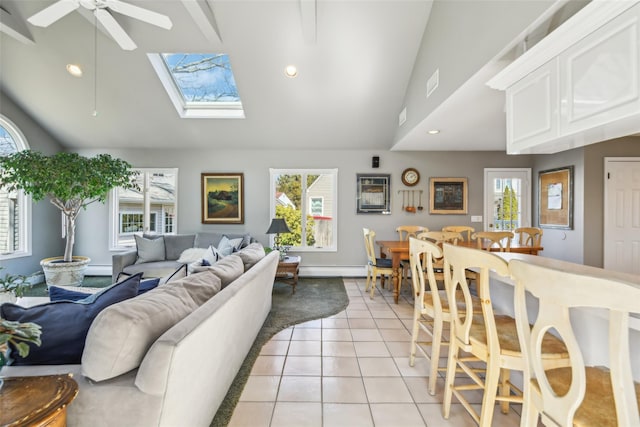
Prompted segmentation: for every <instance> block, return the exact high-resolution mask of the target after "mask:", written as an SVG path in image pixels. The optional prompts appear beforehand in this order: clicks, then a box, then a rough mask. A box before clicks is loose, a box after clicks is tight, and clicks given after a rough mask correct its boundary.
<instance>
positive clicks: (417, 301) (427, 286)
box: [409, 238, 482, 395]
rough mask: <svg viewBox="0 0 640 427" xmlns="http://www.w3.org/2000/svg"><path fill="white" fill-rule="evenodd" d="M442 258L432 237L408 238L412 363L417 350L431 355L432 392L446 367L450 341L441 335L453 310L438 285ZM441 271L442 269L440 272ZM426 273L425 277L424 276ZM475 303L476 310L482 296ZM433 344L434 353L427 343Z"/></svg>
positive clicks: (410, 356) (440, 251)
mask: <svg viewBox="0 0 640 427" xmlns="http://www.w3.org/2000/svg"><path fill="white" fill-rule="evenodd" d="M439 260H442V250H441V249H440V247H439V246H438V245H437V244H436V243H434V242H431V241H429V240H420V239H415V238H410V239H409V262H410V265H411V280H412V283H413V295H414V304H413V328H412V334H411V351H410V355H409V366H413V365H414V363H415V358H416V351H417V350H419V351H420V352H421V353H422V355H423V356H424V357H425V358H427V359H430V369H429V394H431V395H434V394H435V393H436V379H437V377H438V371H439V370H441V371H444V370H445V369H446V367H443V368H439V366H438V363H439V361H440V348H441V347H442V346H448V345H449V343H448V342H447V341H445V340H443V338H442V332H443V329H444V324H445V323H451V312H450V310H449V300H448V298H447V295H446V292H445V291H443V290H439V289H438V284H437V282H436V275H435V273H434V268H433V267H434V264H435V262H437V261H439ZM440 274H442V273H440ZM425 275H426V277H425ZM473 298H474V301H473V304H474V307H476V308H477V310H476V312H477V313H482V311H480V310H481V309H480V300H479V299H478V298H477V297H473ZM420 330H422V331H424V332H425V333H426V334H427V335H429V336H430V337H431V341H419V340H418V337H419V333H420ZM426 346H431V356H429V355H428V354H427V352H426V350H425V348H424V347H426Z"/></svg>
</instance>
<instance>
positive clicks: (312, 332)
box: [229, 278, 520, 427]
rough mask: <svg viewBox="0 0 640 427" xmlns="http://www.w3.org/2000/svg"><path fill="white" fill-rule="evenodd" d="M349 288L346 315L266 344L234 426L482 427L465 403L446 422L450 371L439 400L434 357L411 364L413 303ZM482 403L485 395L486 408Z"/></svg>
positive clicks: (506, 420) (501, 421)
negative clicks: (432, 379)
mask: <svg viewBox="0 0 640 427" xmlns="http://www.w3.org/2000/svg"><path fill="white" fill-rule="evenodd" d="M344 283H345V287H346V290H347V294H348V295H349V306H348V307H347V309H346V310H345V311H342V312H341V313H338V314H336V315H335V316H331V317H329V318H325V319H318V320H313V321H310V322H306V323H302V324H299V325H295V326H293V327H291V328H288V329H285V330H283V331H281V332H279V333H278V334H276V335H275V336H274V337H273V338H272V339H271V341H269V342H268V343H267V344H265V345H264V347H263V348H262V351H261V353H260V356H258V358H257V360H256V362H255V364H254V366H253V369H252V371H251V375H250V376H249V379H248V381H247V384H246V386H245V388H244V391H243V393H242V396H241V397H240V401H239V402H238V405H237V406H236V409H235V411H234V413H233V416H232V418H231V421H230V424H229V425H230V426H231V427H262V426H264V427H288V426H291V427H307V426H309V427H312V426H318V427H320V426H323V427H338V426H344V427H360V426H362V427H371V426H375V427H387V426H388V427H412V426H428V427H440V426H456V427H457V426H465V427H466V426H470V427H471V426H475V425H476V424H475V422H474V421H473V419H472V418H471V416H469V414H467V412H466V411H465V409H464V408H463V407H462V406H461V405H460V404H458V403H454V404H453V405H452V409H451V415H450V417H449V419H448V420H445V419H444V418H443V417H442V405H441V402H442V393H443V389H444V381H443V373H440V375H439V378H438V381H437V392H436V395H435V396H431V395H430V394H429V393H428V391H427V376H428V365H427V363H428V361H427V359H425V358H423V357H418V358H416V363H415V366H413V367H410V366H409V346H410V340H411V332H410V331H411V324H412V318H413V302H412V301H410V300H409V299H408V298H407V297H405V296H401V297H400V301H399V303H398V304H394V303H393V294H392V292H390V291H388V290H382V291H381V290H380V289H379V288H378V289H376V295H375V297H374V299H373V300H372V299H370V298H369V295H368V293H365V292H364V287H365V279H364V278H345V279H344ZM445 351H446V350H445ZM445 356H446V354H445ZM444 365H446V361H445V359H444V358H443V359H442V360H441V366H444ZM481 400H482V395H481V394H480V393H478V396H477V398H476V399H475V402H476V403H477V404H478V405H477V406H478V408H477V409H478V410H479V406H480V405H479V404H480V402H481ZM454 402H456V400H455V398H454ZM519 412H520V406H519V405H512V409H511V411H510V413H509V414H507V415H503V414H502V413H500V410H499V409H498V407H496V411H495V415H494V419H493V425H494V426H499V427H503V426H504V427H516V426H519V424H520V416H519Z"/></svg>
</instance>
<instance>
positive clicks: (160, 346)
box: [2, 243, 279, 427]
mask: <svg viewBox="0 0 640 427" xmlns="http://www.w3.org/2000/svg"><path fill="white" fill-rule="evenodd" d="M251 249H252V250H251ZM278 259H279V254H278V252H277V251H274V252H272V253H269V254H268V255H266V256H265V255H264V250H263V249H262V246H261V245H260V244H259V243H255V244H253V245H250V247H249V248H247V250H243V251H240V252H239V253H237V254H233V255H230V256H227V257H225V258H224V259H222V260H221V261H220V262H219V263H216V264H214V265H212V266H211V268H210V269H206V270H205V271H202V272H200V273H196V274H192V275H189V276H187V277H185V278H183V279H179V280H177V281H175V282H171V283H167V284H165V285H162V286H159V287H158V288H156V289H153V290H151V291H148V292H146V293H145V294H143V295H140V296H137V297H134V298H131V299H128V300H125V301H122V302H119V303H117V304H114V305H112V306H109V307H108V308H106V309H104V310H103V311H101V312H100V314H99V315H98V316H97V317H96V318H95V320H94V321H93V323H92V324H91V327H90V329H89V333H88V335H87V339H86V344H85V348H84V352H83V354H82V363H81V364H76V365H48V366H46V365H38V366H7V367H5V368H4V370H3V372H2V374H3V375H4V376H22V375H48V374H61V373H69V372H70V373H72V374H73V376H74V378H75V380H76V381H77V382H78V384H79V393H78V396H77V397H76V399H75V400H74V401H73V402H72V403H71V404H70V405H69V407H68V412H67V423H68V425H69V426H71V427H73V426H92V427H100V426H105V427H106V426H128V427H137V426H172V427H173V426H176V427H177V426H194V427H195V426H208V425H210V423H211V420H212V419H213V417H214V415H215V413H216V411H217V409H218V407H219V405H220V403H221V402H222V400H223V398H224V397H225V395H226V393H227V390H228V389H229V386H230V385H231V383H232V382H233V379H234V378H235V375H236V374H237V372H238V370H239V369H240V366H241V365H242V363H243V361H244V359H245V357H246V355H247V353H248V351H249V349H250V348H251V346H252V344H253V342H254V340H255V338H256V336H257V334H258V332H259V330H260V328H261V327H262V324H263V323H264V320H265V319H266V317H267V315H268V313H269V311H270V309H271V292H272V288H273V281H274V277H275V272H276V268H277V265H278ZM245 269H246V271H245ZM220 288H221V290H220V291H219V292H217V293H216V291H215V290H216V289H220ZM210 293H215V295H213V296H212V297H209V298H206V295H208V294H210ZM203 299H204V302H202V301H201V300H203ZM186 302H188V303H189V304H192V306H193V303H195V307H194V308H193V310H191V309H190V308H189V307H187V308H186V309H187V311H188V314H187V315H186V316H185V317H183V318H181V319H179V320H177V321H175V323H173V320H172V317H174V316H175V317H180V316H176V315H175V311H176V310H178V308H175V309H167V307H175V306H178V305H181V304H183V303H186ZM200 302H201V304H200ZM158 307H160V308H161V309H160V310H159V309H158ZM154 316H155V317H154ZM158 316H159V317H158ZM159 324H164V325H165V326H166V327H167V329H166V331H164V332H163V331H159V330H158V328H159V326H158V325H159ZM162 328H163V327H162Z"/></svg>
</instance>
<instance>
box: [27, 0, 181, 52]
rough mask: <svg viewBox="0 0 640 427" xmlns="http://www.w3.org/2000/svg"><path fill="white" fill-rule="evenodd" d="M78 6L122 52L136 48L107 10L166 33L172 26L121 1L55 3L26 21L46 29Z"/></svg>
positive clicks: (60, 0)
mask: <svg viewBox="0 0 640 427" xmlns="http://www.w3.org/2000/svg"><path fill="white" fill-rule="evenodd" d="M80 6H82V7H84V8H86V9H88V10H91V11H93V14H94V15H95V17H96V19H97V20H98V21H99V22H100V23H101V24H102V25H103V26H104V28H105V29H106V30H107V32H108V33H109V34H110V35H111V37H113V39H114V40H115V41H116V43H118V44H119V45H120V47H121V48H122V49H124V50H134V49H135V48H136V47H137V46H136V44H135V43H134V42H133V40H132V39H131V37H129V35H128V34H127V33H126V32H125V31H124V29H123V28H122V27H121V26H120V24H118V21H116V20H115V18H114V17H113V15H112V14H111V12H110V10H111V11H113V12H117V13H119V14H121V15H126V16H130V17H131V18H135V19H138V20H140V21H143V22H146V23H148V24H152V25H156V26H158V27H161V28H164V29H166V30H169V29H171V27H172V26H173V24H172V23H171V20H170V19H169V17H168V16H165V15H162V14H160V13H157V12H153V11H151V10H148V9H144V8H141V7H138V6H134V5H132V4H129V3H125V2H123V1H121V0H58V1H57V2H55V3H54V4H52V5H51V6H49V7H46V8H44V9H42V10H41V11H40V12H38V13H36V14H35V15H33V16H31V17H30V18H29V19H27V21H28V22H29V23H31V24H32V25H36V26H38V27H48V26H49V25H51V24H53V23H54V22H56V21H57V20H58V19H60V18H62V17H64V16H66V15H68V14H69V13H71V12H73V11H74V10H76V9H78V8H79V7H80ZM107 9H109V10H107Z"/></svg>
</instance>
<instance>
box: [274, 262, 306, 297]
mask: <svg viewBox="0 0 640 427" xmlns="http://www.w3.org/2000/svg"><path fill="white" fill-rule="evenodd" d="M300 261H302V257H300V256H286V257H285V258H284V259H283V260H280V262H278V269H277V270H276V280H278V281H282V282H284V283H288V284H289V285H291V286H292V287H293V292H292V293H294V294H295V293H296V285H297V284H298V272H299V271H300Z"/></svg>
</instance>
